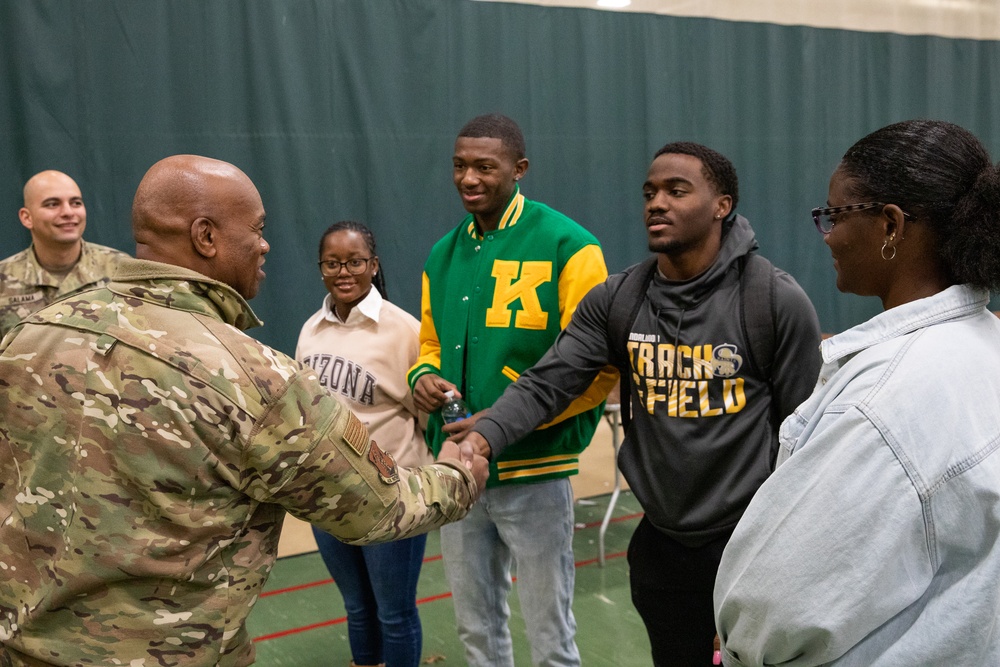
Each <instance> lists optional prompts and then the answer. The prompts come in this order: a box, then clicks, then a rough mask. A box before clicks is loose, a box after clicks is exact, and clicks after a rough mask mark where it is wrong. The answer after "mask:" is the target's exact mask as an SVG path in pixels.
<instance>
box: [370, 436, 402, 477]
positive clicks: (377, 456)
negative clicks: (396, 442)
mask: <svg viewBox="0 0 1000 667" xmlns="http://www.w3.org/2000/svg"><path fill="white" fill-rule="evenodd" d="M368 460H369V461H371V462H372V465H374V466H375V469H376V470H378V476H379V477H381V478H382V481H383V482H385V483H386V484H395V483H396V482H398V481H399V473H398V472H397V471H396V460H395V459H393V458H392V454H390V453H389V452H383V451H382V450H381V449H380V448H379V446H378V443H377V442H375V441H374V440H372V446H371V448H369V450H368Z"/></svg>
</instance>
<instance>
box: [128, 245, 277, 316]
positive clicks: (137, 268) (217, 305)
mask: <svg viewBox="0 0 1000 667" xmlns="http://www.w3.org/2000/svg"><path fill="white" fill-rule="evenodd" d="M111 281H112V282H111V284H110V285H108V288H109V289H111V290H112V291H114V292H117V293H120V294H123V295H125V296H132V297H139V298H141V299H143V300H146V301H152V302H156V303H159V304H161V305H163V306H166V307H168V308H174V309H177V310H187V311H190V312H195V313H202V314H205V315H208V316H209V317H216V318H218V319H220V320H222V321H223V322H225V323H226V324H230V325H232V326H234V327H236V328H237V329H240V330H241V331H245V330H247V329H252V328H253V327H259V326H260V325H262V324H263V322H261V321H260V320H259V319H258V318H257V316H256V315H255V314H254V312H253V310H252V309H251V308H250V304H248V303H247V302H246V300H244V298H243V297H242V296H240V295H239V294H237V293H236V290H234V289H233V288H232V287H230V286H229V285H226V284H225V283H221V282H219V281H218V280H212V279H211V278H209V277H208V276H205V275H202V274H200V273H198V272H197V271H191V270H190V269H184V268H181V267H179V266H174V265H172V264H163V263H161V262H151V261H149V260H144V259H131V258H130V259H126V260H123V261H122V262H121V263H120V264H119V265H118V270H117V271H116V272H115V274H114V275H113V276H112V277H111Z"/></svg>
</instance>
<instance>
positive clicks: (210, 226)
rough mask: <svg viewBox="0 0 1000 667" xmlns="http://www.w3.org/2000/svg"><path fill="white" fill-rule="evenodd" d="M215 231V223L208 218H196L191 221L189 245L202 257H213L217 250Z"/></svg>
mask: <svg viewBox="0 0 1000 667" xmlns="http://www.w3.org/2000/svg"><path fill="white" fill-rule="evenodd" d="M215 231H216V230H215V223H214V222H212V221H211V220H210V219H209V218H197V219H196V220H195V221H194V222H192V223H191V245H192V246H193V247H194V249H195V252H197V253H198V254H199V255H201V256H202V257H206V258H208V257H215V255H216V253H217V252H218V248H216V247H215V241H216V233H215Z"/></svg>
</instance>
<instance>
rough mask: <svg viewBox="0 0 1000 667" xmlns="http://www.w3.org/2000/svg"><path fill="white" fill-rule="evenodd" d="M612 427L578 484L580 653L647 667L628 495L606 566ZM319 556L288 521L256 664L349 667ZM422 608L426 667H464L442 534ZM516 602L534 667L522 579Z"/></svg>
mask: <svg viewBox="0 0 1000 667" xmlns="http://www.w3.org/2000/svg"><path fill="white" fill-rule="evenodd" d="M609 424H610V418H609V419H607V420H605V421H602V423H601V428H599V429H598V432H597V434H596V435H595V436H594V440H593V442H592V443H591V445H590V446H589V447H588V448H587V449H586V451H585V452H584V454H583V456H582V457H581V462H580V474H579V475H577V476H575V477H573V478H572V482H573V491H574V495H575V497H576V504H575V511H576V524H577V530H576V534H575V537H574V541H573V550H574V552H575V555H576V589H575V596H574V603H573V612H574V614H575V616H576V622H577V644H578V645H579V647H580V653H581V656H582V658H583V664H585V665H587V666H588V667H632V666H633V665H634V666H639V665H648V664H649V663H650V658H649V640H648V639H647V638H646V631H645V628H644V627H643V625H642V621H641V620H640V618H639V615H638V614H637V613H636V611H635V609H634V608H633V607H632V602H631V597H630V595H629V585H628V565H627V562H626V559H625V551H626V549H627V547H628V541H629V538H630V537H631V535H632V531H633V530H634V529H635V526H636V524H637V523H638V521H639V519H640V517H641V516H642V510H641V508H640V507H639V504H638V503H637V502H636V501H635V499H634V498H633V497H632V495H631V493H628V491H627V490H626V491H624V492H623V493H621V495H619V497H618V500H617V502H616V503H615V506H614V509H613V513H612V518H611V521H610V523H609V525H608V528H607V532H606V534H605V545H604V546H605V549H604V553H605V564H604V566H603V567H602V566H601V565H600V562H599V558H598V556H599V532H600V525H601V521H602V519H603V518H604V514H605V511H606V510H607V507H608V503H609V501H610V499H611V491H612V490H613V485H614V458H613V451H614V450H613V444H612V437H611V428H610V426H609ZM623 483H624V482H623ZM315 549H316V546H315V542H313V539H312V534H311V531H310V530H309V528H308V526H307V525H306V524H303V523H301V522H299V521H296V520H294V519H291V518H290V517H289V518H288V519H286V522H285V526H284V528H283V530H282V535H281V544H280V548H279V559H278V562H277V564H276V565H275V568H274V571H273V572H272V574H271V577H270V579H269V580H268V585H267V588H266V590H265V592H264V593H263V594H262V595H261V597H260V599H259V600H258V601H257V604H256V605H255V607H254V610H253V612H252V613H251V614H250V619H249V622H248V626H249V630H250V634H251V635H252V636H253V637H254V643H255V646H256V649H257V663H256V664H258V665H261V666H262V667H320V666H323V667H347V666H348V665H349V664H350V660H351V652H350V648H349V645H348V641H347V625H346V617H345V615H344V604H343V600H342V599H341V597H340V593H339V592H338V591H337V587H336V586H335V585H334V584H333V581H332V580H331V579H330V575H329V573H328V572H327V571H326V568H325V567H324V565H323V562H322V560H321V559H320V557H319V554H318V553H317V552H316V550H315ZM515 577H516V572H515ZM417 602H418V609H419V610H420V619H421V622H422V624H423V630H424V648H423V660H422V662H423V664H442V665H462V664H464V663H465V659H464V655H463V651H462V645H461V642H460V641H459V639H458V635H457V634H456V632H455V619H454V613H453V609H452V602H451V593H450V591H449V589H448V583H447V580H446V579H445V575H444V565H443V563H442V561H441V550H440V542H439V540H438V534H437V532H436V531H435V532H434V533H431V534H430V535H429V536H428V540H427V551H426V555H425V558H424V566H423V569H422V570H421V573H420V583H419V584H418V588H417ZM509 602H510V608H511V621H510V628H511V634H512V636H513V640H514V659H515V663H516V664H518V665H530V664H531V658H530V649H529V647H528V642H527V639H526V638H525V632H524V620H523V619H522V618H521V615H520V611H519V606H518V600H517V582H516V579H515V582H514V590H513V591H512V593H511V596H510V600H509Z"/></svg>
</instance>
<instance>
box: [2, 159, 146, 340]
mask: <svg viewBox="0 0 1000 667" xmlns="http://www.w3.org/2000/svg"><path fill="white" fill-rule="evenodd" d="M18 217H19V218H20V219H21V224H22V225H24V226H25V227H27V228H28V230H30V231H31V246H30V247H28V248H26V249H25V250H22V251H21V252H19V253H17V254H16V255H12V256H10V257H8V258H7V259H5V260H2V261H0V338H3V336H4V334H6V333H7V332H8V331H10V330H11V329H13V328H14V325H15V324H17V323H18V322H20V321H21V320H22V319H24V318H25V317H27V316H28V315H30V314H31V313H33V312H35V311H36V310H39V309H41V308H43V307H45V306H47V305H48V304H50V303H52V302H53V301H54V300H55V299H56V298H57V297H59V296H62V295H63V294H68V293H70V292H72V291H73V290H76V289H79V288H81V287H84V286H86V285H91V284H95V283H100V282H102V281H107V277H108V276H109V275H111V274H112V273H114V268H115V266H117V264H118V261H119V260H120V259H122V258H123V257H128V255H126V254H125V253H123V252H121V251H118V250H115V249H114V248H107V247H105V246H102V245H97V244H96V243H87V242H85V241H84V240H83V230H84V229H85V228H86V226H87V208H86V206H84V204H83V196H82V195H81V194H80V188H79V187H77V184H76V182H74V181H73V179H72V178H70V177H69V176H67V175H66V174H64V173H62V172H59V171H51V170H50V171H43V172H40V173H38V174H35V175H34V176H32V177H31V178H29V179H28V182H27V183H25V184H24V207H23V208H21V210H20V211H18Z"/></svg>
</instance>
